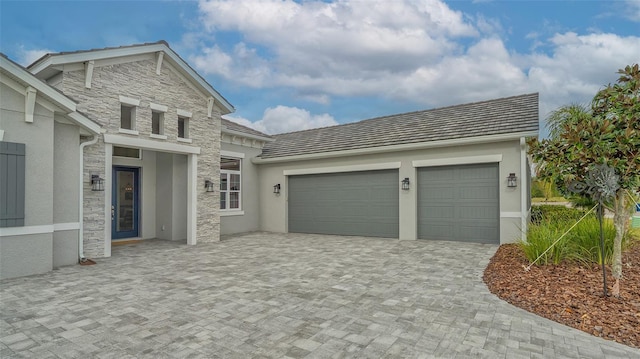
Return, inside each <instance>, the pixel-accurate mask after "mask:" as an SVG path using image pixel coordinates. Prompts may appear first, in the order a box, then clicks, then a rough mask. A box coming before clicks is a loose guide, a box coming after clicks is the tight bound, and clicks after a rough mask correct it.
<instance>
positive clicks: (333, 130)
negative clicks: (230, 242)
mask: <svg viewBox="0 0 640 359" xmlns="http://www.w3.org/2000/svg"><path fill="white" fill-rule="evenodd" d="M538 130H539V125H538V94H537V93H533V94H526V95H520V96H513V97H506V98H501V99H496V100H489V101H482V102H475V103H469V104H463V105H456V106H449V107H442V108H436V109H432V110H426V111H417V112H409V113H403V114H397V115H390V116H384V117H378V118H373V119H369V120H364V121H360V122H354V123H348V124H344V125H338V126H332V127H324V128H316V129H311V130H305V131H299V132H290V133H283V134H279V135H274V136H273V138H274V139H275V141H274V142H271V143H267V144H266V146H265V147H264V149H263V151H262V156H261V157H262V158H265V159H266V158H275V157H285V156H296V155H303V154H311V153H322V152H333V151H342V150H351V149H359V148H368V147H380V146H391V145H400V144H408V143H418V142H430V141H441V140H450V139H457V138H467V137H478V136H487V135H499V134H508V133H521V132H537V131H538Z"/></svg>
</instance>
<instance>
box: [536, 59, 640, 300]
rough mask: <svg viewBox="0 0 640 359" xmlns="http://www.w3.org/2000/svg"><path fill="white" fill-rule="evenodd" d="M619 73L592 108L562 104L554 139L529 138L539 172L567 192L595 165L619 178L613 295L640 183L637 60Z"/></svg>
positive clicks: (555, 116)
mask: <svg viewBox="0 0 640 359" xmlns="http://www.w3.org/2000/svg"><path fill="white" fill-rule="evenodd" d="M618 73H619V74H620V75H621V76H620V78H619V79H618V81H617V83H616V84H615V85H608V86H607V87H606V88H604V89H602V90H601V91H599V92H598V93H597V94H596V96H595V97H594V98H593V101H592V103H591V108H590V109H589V108H587V107H585V106H580V105H570V106H564V107H561V108H559V109H558V110H556V111H554V112H553V113H552V114H551V115H550V117H549V127H550V138H549V139H545V140H541V141H538V140H537V139H531V140H530V141H529V145H530V150H529V154H530V155H531V156H532V158H533V159H534V161H536V162H537V164H538V169H539V172H538V176H540V177H541V178H549V179H552V180H554V181H555V183H556V184H557V185H558V186H559V187H560V188H563V189H565V190H566V188H567V187H568V185H569V184H570V183H571V182H573V181H583V180H584V179H585V178H586V175H587V173H588V171H589V170H590V169H591V168H593V166H594V165H608V166H609V167H611V168H613V169H614V170H615V172H616V174H617V175H618V176H619V185H620V188H619V189H618V190H617V192H616V194H615V198H614V203H613V208H612V209H613V212H614V224H615V227H616V237H615V240H614V250H613V277H614V278H615V280H616V282H615V284H614V287H613V291H612V294H613V295H614V296H619V295H620V279H621V278H622V237H623V235H624V232H625V231H626V228H627V225H628V222H629V215H630V213H629V206H628V202H627V194H626V191H632V192H633V191H636V190H638V188H639V187H640V69H639V67H638V64H635V65H632V66H627V67H625V68H624V69H623V70H619V71H618Z"/></svg>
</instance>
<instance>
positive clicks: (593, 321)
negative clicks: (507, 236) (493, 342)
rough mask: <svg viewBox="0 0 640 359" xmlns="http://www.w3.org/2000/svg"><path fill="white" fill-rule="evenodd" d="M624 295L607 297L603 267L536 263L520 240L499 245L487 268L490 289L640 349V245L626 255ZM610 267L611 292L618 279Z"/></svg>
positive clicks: (511, 300)
mask: <svg viewBox="0 0 640 359" xmlns="http://www.w3.org/2000/svg"><path fill="white" fill-rule="evenodd" d="M622 263H623V269H622V275H623V279H622V280H621V281H620V298H615V297H611V296H609V297H607V298H604V297H603V295H602V294H603V293H602V270H601V267H599V266H596V265H594V266H590V267H585V266H580V265H577V264H575V263H562V264H559V265H545V266H536V265H534V266H532V267H531V270H530V271H528V272H526V271H525V270H524V269H523V266H527V265H528V264H529V262H528V261H527V259H526V258H525V257H524V254H523V253H522V251H521V250H520V248H518V246H517V245H516V244H505V245H502V246H500V248H498V251H497V252H496V254H495V255H494V256H493V258H491V261H490V262H489V265H488V266H487V268H486V269H485V271H484V277H483V278H484V281H485V283H486V284H487V286H488V287H489V290H490V291H491V292H492V293H493V294H495V295H497V296H498V297H500V298H502V299H503V300H505V301H507V302H509V303H511V304H513V305H515V306H516V307H520V308H522V309H524V310H527V311H529V312H532V313H535V314H537V315H540V316H542V317H545V318H548V319H551V320H553V321H556V322H558V323H562V324H564V325H568V326H570V327H574V328H576V329H580V330H582V331H584V332H587V333H589V334H592V335H595V336H598V337H602V338H605V339H609V340H615V341H617V342H619V343H622V344H625V345H628V346H630V347H634V348H640V243H636V245H634V246H633V247H632V248H630V249H628V250H627V251H625V253H623V256H622ZM610 270H611V268H610V267H608V268H607V289H608V291H609V295H610V294H611V288H612V286H613V283H614V279H613V277H612V276H611V272H610Z"/></svg>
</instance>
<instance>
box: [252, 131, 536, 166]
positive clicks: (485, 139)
mask: <svg viewBox="0 0 640 359" xmlns="http://www.w3.org/2000/svg"><path fill="white" fill-rule="evenodd" d="M530 136H538V131H528V132H515V133H506V134H499V135H489V136H481V137H467V138H455V139H450V140H441V141H429V142H416V143H405V144H401V145H391V146H381V147H367V148H357V149H353V150H343V151H334V152H319V153H310V154H304V155H295V156H285V157H274V158H259V157H255V158H253V159H252V160H251V162H253V163H255V164H262V163H278V162H293V161H306V160H313V159H323V158H335V157H348V156H359V155H371V154H376V153H390V152H400V151H411V150H422V149H429V148H438V147H453V146H460V145H475V144H482V143H490V142H502V141H509V140H519V139H520V137H530Z"/></svg>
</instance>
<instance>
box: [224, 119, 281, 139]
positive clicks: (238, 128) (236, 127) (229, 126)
mask: <svg viewBox="0 0 640 359" xmlns="http://www.w3.org/2000/svg"><path fill="white" fill-rule="evenodd" d="M225 129H226V130H231V131H235V132H240V133H244V134H247V135H252V136H254V137H256V136H257V137H264V138H268V139H270V138H272V137H271V136H269V135H267V134H265V133H262V132H260V131H258V130H254V129H253V128H250V127H247V126H243V125H241V124H239V123H235V122H233V121H230V120H227V119H226V118H223V119H222V132H225Z"/></svg>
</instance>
